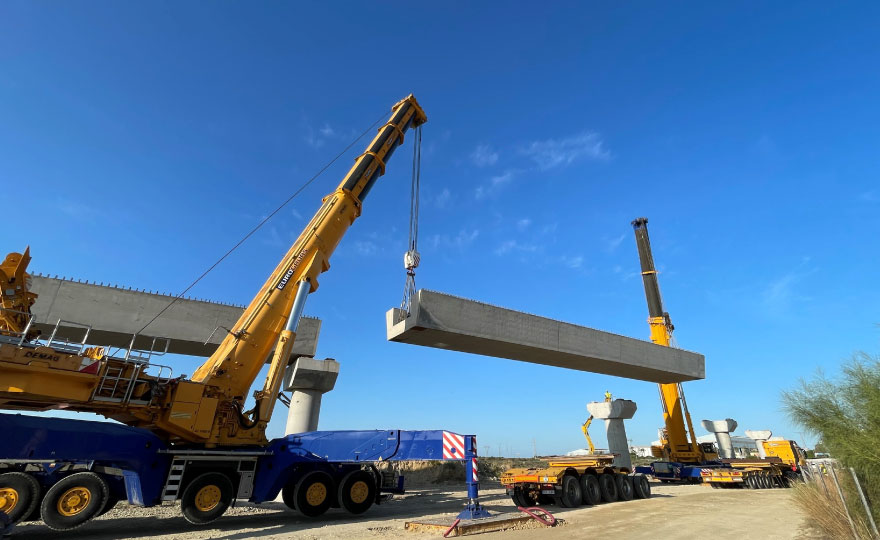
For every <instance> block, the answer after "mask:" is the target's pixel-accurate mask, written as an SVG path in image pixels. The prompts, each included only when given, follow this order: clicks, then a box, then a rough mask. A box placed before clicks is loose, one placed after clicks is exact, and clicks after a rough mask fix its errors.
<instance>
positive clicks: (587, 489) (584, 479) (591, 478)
mask: <svg viewBox="0 0 880 540" xmlns="http://www.w3.org/2000/svg"><path fill="white" fill-rule="evenodd" d="M580 480H581V500H583V501H584V504H587V505H590V506H593V505H596V504H599V503H600V502H602V492H601V491H600V490H599V479H598V478H596V475H595V474H589V473H587V474H584V475H581V479H580Z"/></svg>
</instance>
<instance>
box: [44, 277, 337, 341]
mask: <svg viewBox="0 0 880 540" xmlns="http://www.w3.org/2000/svg"><path fill="white" fill-rule="evenodd" d="M31 291H32V292H35V293H37V294H38V295H39V296H38V298H37V301H36V303H35V304H34V305H33V307H32V308H31V310H32V312H33V314H34V328H36V329H37V330H40V331H41V332H42V333H43V336H49V335H50V334H51V333H52V332H53V331H55V328H56V324H57V334H56V336H55V338H56V339H66V340H68V341H70V342H73V343H78V342H80V341H81V340H82V339H83V335H84V333H85V331H86V329H87V328H88V327H87V326H85V325H83V324H79V323H80V322H88V323H89V326H90V327H91V329H90V330H89V342H90V343H93V344H96V345H103V346H110V347H120V348H129V346H130V345H131V338H132V335H133V334H134V333H135V332H138V331H139V330H140V329H141V328H143V327H144V325H146V324H147V323H148V322H150V319H152V318H153V317H154V316H156V314H157V313H159V312H160V311H162V309H164V308H165V307H167V306H168V303H169V302H171V301H172V300H174V295H167V294H159V293H153V292H147V291H140V290H137V289H131V288H125V287H112V286H109V285H98V284H96V283H88V282H81V281H75V280H71V279H59V278H57V277H48V276H41V275H34V276H33V285H32V286H31ZM243 312H244V307H242V306H234V305H231V304H223V303H219V302H211V301H206V300H195V299H192V298H181V299H179V300H177V301H176V302H174V305H173V306H171V307H170V308H168V309H167V310H166V311H165V312H164V313H162V316H161V317H159V318H158V319H156V320H155V321H154V322H152V323H151V324H150V326H149V328H148V329H147V331H146V332H145V333H144V335H139V336H138V337H137V340H136V341H135V343H134V348H135V349H140V350H150V349H151V348H154V344H153V343H152V336H160V337H161V338H162V339H161V340H160V341H161V344H158V345H157V346H158V347H159V348H160V349H162V350H164V349H165V345H166V343H165V339H167V340H168V341H167V345H168V349H167V352H170V353H174V354H186V355H190V356H211V354H213V352H214V351H215V350H216V349H217V346H218V345H219V344H220V342H221V341H223V338H225V337H226V330H225V329H226V328H232V327H233V326H235V323H236V322H237V321H238V319H239V317H241V314H242V313H243ZM59 319H60V320H61V323H58V320H59ZM74 321H75V322H74ZM320 330H321V320H320V319H315V318H311V317H303V318H302V319H301V320H300V323H299V328H297V332H296V338H295V340H294V344H293V350H292V351H291V356H292V357H294V358H296V357H298V356H309V357H313V356H315V351H316V349H317V346H318V333H319V332H320ZM148 336H150V337H148Z"/></svg>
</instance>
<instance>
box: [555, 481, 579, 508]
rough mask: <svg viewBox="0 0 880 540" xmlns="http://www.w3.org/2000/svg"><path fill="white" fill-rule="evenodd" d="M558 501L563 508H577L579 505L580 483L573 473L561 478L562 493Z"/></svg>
mask: <svg viewBox="0 0 880 540" xmlns="http://www.w3.org/2000/svg"><path fill="white" fill-rule="evenodd" d="M559 501H560V502H561V503H562V506H563V507H564V508H577V507H578V506H580V505H581V483H580V482H579V481H578V478H577V476H574V475H573V474H569V475H566V476H564V477H563V478H562V494H561V495H560V497H559Z"/></svg>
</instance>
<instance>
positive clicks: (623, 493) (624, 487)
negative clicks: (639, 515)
mask: <svg viewBox="0 0 880 540" xmlns="http://www.w3.org/2000/svg"><path fill="white" fill-rule="evenodd" d="M614 476H615V477H616V478H615V480H616V481H617V498H618V499H620V500H621V501H631V500H632V498H633V484H632V479H631V478H630V477H629V476H627V475H625V474H615V475H614Z"/></svg>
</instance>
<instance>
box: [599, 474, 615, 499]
mask: <svg viewBox="0 0 880 540" xmlns="http://www.w3.org/2000/svg"><path fill="white" fill-rule="evenodd" d="M599 491H600V492H602V500H603V501H605V502H607V503H612V502H614V501H616V500H617V482H616V481H615V480H614V474H613V473H603V474H600V475H599Z"/></svg>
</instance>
